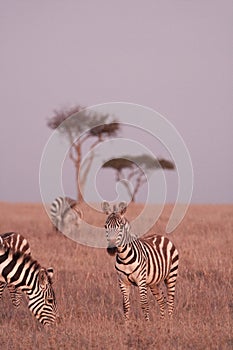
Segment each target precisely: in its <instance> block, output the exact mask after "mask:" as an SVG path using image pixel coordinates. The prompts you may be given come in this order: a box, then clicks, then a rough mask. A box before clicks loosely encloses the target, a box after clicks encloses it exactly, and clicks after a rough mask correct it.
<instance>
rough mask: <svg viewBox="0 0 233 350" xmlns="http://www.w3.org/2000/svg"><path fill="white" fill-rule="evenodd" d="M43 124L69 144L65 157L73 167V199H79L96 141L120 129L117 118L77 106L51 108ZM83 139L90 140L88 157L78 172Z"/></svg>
mask: <svg viewBox="0 0 233 350" xmlns="http://www.w3.org/2000/svg"><path fill="white" fill-rule="evenodd" d="M47 125H48V127H49V128H51V129H57V130H58V132H59V133H60V134H61V135H63V136H65V137H66V138H67V139H68V141H69V143H70V151H69V157H70V159H71V160H72V161H73V163H74V165H75V170H76V188H77V200H78V201H79V202H82V201H83V195H82V189H83V188H84V186H85V180H86V177H87V174H88V172H89V170H90V167H91V164H92V161H93V159H94V147H95V146H96V145H97V144H99V143H100V142H102V141H104V140H106V139H108V138H110V137H113V136H115V135H116V134H117V132H118V131H119V129H120V124H119V123H118V122H117V120H114V119H112V118H111V117H110V115H109V114H104V115H103V114H100V113H98V112H94V111H89V110H88V109H85V108H83V107H81V106H79V105H78V106H76V107H74V108H70V109H68V110H55V111H54V115H53V116H52V117H51V118H49V119H48V122H47ZM87 140H93V142H92V143H91V144H90V146H89V147H90V150H91V152H90V156H89V157H88V158H87V159H86V161H85V163H84V164H83V167H82V170H83V171H82V174H81V172H80V165H81V162H82V156H83V154H82V151H83V145H84V143H85V142H86V141H87Z"/></svg>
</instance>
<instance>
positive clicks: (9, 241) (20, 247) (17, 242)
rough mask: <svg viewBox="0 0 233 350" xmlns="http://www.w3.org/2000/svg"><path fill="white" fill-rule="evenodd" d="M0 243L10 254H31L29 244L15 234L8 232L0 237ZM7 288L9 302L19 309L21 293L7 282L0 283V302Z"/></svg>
mask: <svg viewBox="0 0 233 350" xmlns="http://www.w3.org/2000/svg"><path fill="white" fill-rule="evenodd" d="M0 242H1V244H2V245H3V246H4V249H7V248H10V249H11V251H12V252H14V253H16V252H17V251H19V252H22V253H24V254H31V250H30V247H29V243H28V241H27V240H26V238H24V237H23V236H22V235H20V234H19V233H16V232H8V233H4V234H2V235H0ZM6 287H7V289H8V291H9V293H10V297H11V301H12V303H13V305H14V306H15V307H17V308H18V307H19V305H20V303H21V300H22V296H23V294H22V292H21V291H20V290H19V289H16V288H15V286H14V285H12V284H8V283H7V282H0V300H1V298H2V294H3V291H4V289H5V288H6Z"/></svg>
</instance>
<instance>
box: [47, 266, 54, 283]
mask: <svg viewBox="0 0 233 350" xmlns="http://www.w3.org/2000/svg"><path fill="white" fill-rule="evenodd" d="M47 274H48V276H49V279H50V282H51V283H53V276H54V269H53V267H49V268H48V269H47Z"/></svg>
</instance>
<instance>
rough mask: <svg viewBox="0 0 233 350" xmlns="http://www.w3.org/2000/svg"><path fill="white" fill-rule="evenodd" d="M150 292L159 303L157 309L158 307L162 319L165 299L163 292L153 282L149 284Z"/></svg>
mask: <svg viewBox="0 0 233 350" xmlns="http://www.w3.org/2000/svg"><path fill="white" fill-rule="evenodd" d="M150 289H151V292H152V294H153V295H154V296H155V298H156V300H157V302H158V304H159V309H160V318H161V319H164V311H165V305H166V300H165V297H164V294H163V291H162V290H161V288H160V287H159V286H158V285H156V284H154V285H152V286H150Z"/></svg>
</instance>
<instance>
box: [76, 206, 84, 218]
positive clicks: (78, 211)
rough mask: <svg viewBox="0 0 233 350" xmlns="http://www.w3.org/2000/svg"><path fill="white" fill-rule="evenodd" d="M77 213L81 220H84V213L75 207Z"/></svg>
mask: <svg viewBox="0 0 233 350" xmlns="http://www.w3.org/2000/svg"><path fill="white" fill-rule="evenodd" d="M74 209H75V211H76V212H77V213H78V215H79V217H80V219H83V211H82V210H81V209H80V208H79V207H78V206H77V205H75V206H74Z"/></svg>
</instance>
